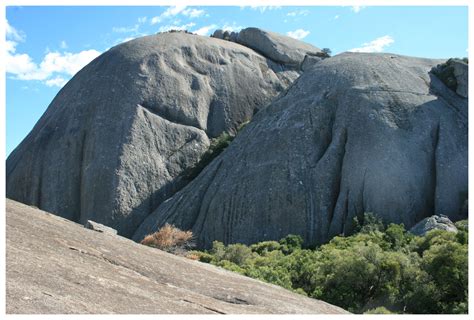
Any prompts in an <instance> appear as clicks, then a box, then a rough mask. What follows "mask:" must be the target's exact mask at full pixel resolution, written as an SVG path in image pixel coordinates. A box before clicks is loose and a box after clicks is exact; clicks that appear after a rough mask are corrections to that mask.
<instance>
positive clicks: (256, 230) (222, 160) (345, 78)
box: [134, 53, 468, 246]
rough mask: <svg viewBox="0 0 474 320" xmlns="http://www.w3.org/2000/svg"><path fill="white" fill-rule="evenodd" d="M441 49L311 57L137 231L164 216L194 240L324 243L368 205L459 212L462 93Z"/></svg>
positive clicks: (385, 214)
mask: <svg viewBox="0 0 474 320" xmlns="http://www.w3.org/2000/svg"><path fill="white" fill-rule="evenodd" d="M441 62H442V61H440V60H430V59H419V58H411V57H404V56H398V55H390V54H364V53H345V54H341V55H338V56H335V57H332V58H329V59H325V60H323V61H321V62H318V63H316V64H314V65H313V66H312V67H311V68H309V70H307V71H305V72H304V73H303V74H302V76H301V77H300V78H299V79H298V80H297V81H296V82H295V83H294V84H293V85H292V87H291V88H290V89H289V91H288V93H287V94H286V95H284V96H282V97H280V98H279V99H278V100H277V101H275V102H273V103H272V104H271V105H270V106H269V107H267V108H265V109H264V110H262V111H260V112H259V113H258V114H257V115H256V116H255V117H254V119H253V120H252V122H251V123H250V124H248V125H247V126H246V127H245V128H244V129H243V131H242V132H241V133H239V135H237V137H236V139H235V140H234V141H233V142H232V144H231V145H230V146H229V147H228V148H227V149H226V150H225V151H224V152H223V153H222V154H221V155H220V156H219V157H217V158H216V159H215V160H214V161H213V162H212V163H211V164H210V165H209V166H207V167H206V169H204V171H203V172H202V173H201V174H200V175H199V176H198V177H197V178H196V179H195V180H193V181H192V182H191V183H190V184H188V185H187V187H186V188H184V189H183V190H181V191H180V192H178V193H176V194H175V195H174V196H173V197H172V198H171V199H169V200H168V201H166V202H164V203H163V204H162V205H161V206H160V207H159V208H158V209H157V210H156V211H155V212H154V213H153V214H152V215H151V216H149V217H148V218H147V219H146V220H145V221H144V223H143V224H142V225H141V226H140V228H139V229H138V230H137V232H136V233H135V235H134V239H135V240H140V239H141V238H143V236H144V235H145V234H147V233H150V232H152V231H155V230H156V229H157V228H159V227H160V226H161V225H163V224H164V223H165V222H169V223H173V224H175V225H176V226H178V227H180V228H181V229H184V230H189V229H192V230H193V232H194V234H195V235H197V237H198V243H199V244H200V245H202V246H209V245H210V244H211V242H212V241H213V240H220V241H224V242H225V243H234V242H242V243H255V242H257V241H262V240H269V239H279V238H281V237H284V236H286V235H288V234H301V235H303V236H304V238H305V240H306V243H310V244H311V243H321V242H324V241H326V240H328V239H330V238H331V237H332V236H334V235H337V234H341V233H347V232H348V231H350V230H351V225H352V221H353V218H354V217H355V216H356V215H361V214H363V213H364V212H373V213H375V214H376V215H378V216H380V217H381V218H382V219H383V220H385V221H386V222H394V223H404V224H405V226H406V227H407V228H410V227H411V226H413V225H414V224H415V223H416V222H418V221H420V220H422V219H423V218H425V217H427V216H431V215H433V214H446V215H447V216H449V217H450V218H451V219H453V220H458V219H460V218H464V217H466V216H467V209H466V206H465V200H466V198H467V190H468V178H467V166H468V152H467V128H468V120H467V99H465V98H463V97H461V96H459V95H457V94H456V93H455V92H454V91H452V90H451V89H449V88H447V87H446V86H445V85H444V84H443V83H442V82H441V81H440V80H439V79H438V78H437V77H436V76H434V75H433V74H431V73H429V71H430V70H431V69H432V67H433V66H435V65H437V64H439V63H441Z"/></svg>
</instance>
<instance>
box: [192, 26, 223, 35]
mask: <svg viewBox="0 0 474 320" xmlns="http://www.w3.org/2000/svg"><path fill="white" fill-rule="evenodd" d="M216 28H217V25H215V24H211V25H208V26H204V27H202V28H199V29H197V30H194V31H193V33H195V34H198V35H201V36H207V35H209V33H210V32H211V30H215V29H216Z"/></svg>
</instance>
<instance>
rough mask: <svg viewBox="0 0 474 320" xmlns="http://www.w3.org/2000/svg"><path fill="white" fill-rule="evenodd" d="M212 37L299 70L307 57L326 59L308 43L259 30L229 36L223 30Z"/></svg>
mask: <svg viewBox="0 0 474 320" xmlns="http://www.w3.org/2000/svg"><path fill="white" fill-rule="evenodd" d="M212 36H213V37H215V38H219V39H225V40H229V41H234V42H237V43H240V44H243V45H244V46H246V47H249V48H252V49H254V50H255V51H257V52H260V53H261V54H262V55H264V56H265V57H268V58H269V59H271V60H273V61H276V62H278V63H281V64H282V65H285V66H287V67H293V68H297V69H299V68H300V67H301V64H302V62H303V60H304V59H305V56H307V55H309V56H314V57H316V56H319V57H320V58H321V57H326V55H325V54H324V53H323V52H322V51H321V49H319V48H317V47H314V46H312V45H310V44H308V43H305V42H301V41H299V40H296V39H293V38H291V37H287V36H284V35H281V34H278V33H275V32H271V31H265V30H262V29H259V28H246V29H243V30H241V31H240V32H238V33H236V32H231V33H229V32H227V34H226V33H225V32H224V31H222V30H216V31H215V32H214V34H213V35H212Z"/></svg>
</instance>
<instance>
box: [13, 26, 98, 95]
mask: <svg viewBox="0 0 474 320" xmlns="http://www.w3.org/2000/svg"><path fill="white" fill-rule="evenodd" d="M25 38H26V36H25V35H24V34H23V33H22V32H20V31H17V30H16V29H15V28H14V27H13V26H11V25H10V24H9V23H8V21H7V41H6V44H7V45H6V57H5V65H6V72H7V73H8V74H10V75H13V78H14V79H18V80H39V81H42V82H43V83H44V84H45V85H47V86H62V85H64V83H65V81H66V79H65V78H70V77H71V76H72V75H74V74H75V73H76V72H77V71H79V70H80V69H81V68H82V67H84V66H85V65H86V64H88V63H89V62H90V61H91V60H93V59H94V58H96V57H97V56H98V55H99V54H100V52H99V51H96V50H92V49H91V50H84V51H81V52H78V53H71V52H47V53H46V55H45V56H44V57H43V60H42V61H41V62H40V63H39V64H37V63H35V62H34V61H33V59H32V58H31V57H30V56H29V55H28V54H26V53H17V50H16V47H17V45H18V41H24V39H25ZM64 45H66V43H65V42H64Z"/></svg>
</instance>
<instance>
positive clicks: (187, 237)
mask: <svg viewBox="0 0 474 320" xmlns="http://www.w3.org/2000/svg"><path fill="white" fill-rule="evenodd" d="M192 238H193V233H192V232H191V231H182V230H180V229H178V228H176V227H175V226H173V225H170V224H168V223H167V224H165V225H164V226H163V227H162V228H161V229H160V230H158V231H157V232H155V233H152V234H149V235H147V236H146V237H145V238H143V240H142V241H141V242H140V243H141V244H143V245H146V246H150V247H154V248H157V249H160V250H164V251H167V252H171V253H183V252H185V251H187V250H188V249H190V248H191V247H193V246H194V244H193V242H192Z"/></svg>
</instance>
